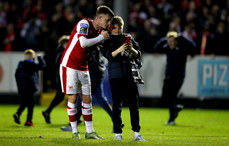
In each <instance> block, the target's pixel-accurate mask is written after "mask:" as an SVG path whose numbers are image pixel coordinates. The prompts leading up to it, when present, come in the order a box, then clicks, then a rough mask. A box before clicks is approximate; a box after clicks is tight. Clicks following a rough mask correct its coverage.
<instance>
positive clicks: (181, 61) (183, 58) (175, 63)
mask: <svg viewBox="0 0 229 146" xmlns="http://www.w3.org/2000/svg"><path fill="white" fill-rule="evenodd" d="M195 48H196V45H195V43H194V42H193V41H191V40H189V39H187V38H185V37H184V36H182V35H178V33H177V32H174V31H171V32H168V33H167V36H166V37H165V38H162V39H160V40H159V41H158V42H157V43H156V44H155V46H154V50H155V52H158V53H166V56H167V60H166V70H165V79H164V84H163V88H162V103H163V105H164V106H166V107H168V108H169V113H170V118H169V120H168V122H167V125H174V124H175V119H176V117H177V116H178V112H179V111H180V110H181V109H182V108H183V105H179V104H177V94H178V92H179V90H180V88H181V86H182V84H183V81H184V78H185V67H186V62H187V57H188V55H190V56H192V57H193V56H194V53H195Z"/></svg>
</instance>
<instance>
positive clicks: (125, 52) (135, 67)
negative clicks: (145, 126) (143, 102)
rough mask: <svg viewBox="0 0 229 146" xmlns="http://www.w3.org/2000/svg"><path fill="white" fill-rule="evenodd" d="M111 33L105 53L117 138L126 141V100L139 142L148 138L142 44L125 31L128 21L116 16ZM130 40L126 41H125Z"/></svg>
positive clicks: (136, 138) (105, 43) (105, 46)
mask: <svg viewBox="0 0 229 146" xmlns="http://www.w3.org/2000/svg"><path fill="white" fill-rule="evenodd" d="M111 24H112V30H111V34H112V35H111V36H110V38H109V39H108V40H106V41H105V42H104V46H103V47H104V50H103V55H104V56H105V57H106V58H107V60H108V76H109V83H110V87H111V93H112V101H113V110H112V115H113V123H114V133H115V134H116V135H115V140H122V119H121V111H122V103H123V100H124V99H125V98H126V99H127V100H128V104H129V110H130V118H131V126H132V130H133V131H134V139H133V140H136V141H145V140H144V139H143V138H142V137H141V135H140V134H139V131H140V125H139V93H138V88H137V83H143V81H142V79H141V76H140V74H139V68H140V67H141V61H140V60H139V59H140V57H141V52H140V47H139V45H138V43H137V42H135V41H134V40H133V39H132V38H131V36H129V35H125V34H123V33H122V30H123V25H124V22H123V20H122V18H121V17H119V16H115V17H114V18H113V20H112V22H111ZM125 41H126V43H125Z"/></svg>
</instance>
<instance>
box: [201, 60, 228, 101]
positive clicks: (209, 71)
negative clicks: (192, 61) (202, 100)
mask: <svg viewBox="0 0 229 146" xmlns="http://www.w3.org/2000/svg"><path fill="white" fill-rule="evenodd" d="M198 96H204V97H227V98H229V60H215V59H199V62H198Z"/></svg>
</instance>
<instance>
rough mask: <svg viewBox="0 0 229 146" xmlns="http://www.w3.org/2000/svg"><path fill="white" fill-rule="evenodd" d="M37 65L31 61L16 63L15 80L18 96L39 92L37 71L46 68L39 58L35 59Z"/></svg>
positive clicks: (42, 60)
mask: <svg viewBox="0 0 229 146" xmlns="http://www.w3.org/2000/svg"><path fill="white" fill-rule="evenodd" d="M37 59H38V62H39V63H35V62H34V60H32V59H27V60H23V61H20V62H19V63H18V66H17V69H16V73H15V78H16V82H17V87H18V92H19V94H26V93H28V92H29V93H31V92H33V93H34V92H36V91H38V90H39V88H40V86H39V74H38V71H39V70H43V69H44V68H45V67H46V63H45V61H44V59H43V58H42V57H41V56H38V57H37Z"/></svg>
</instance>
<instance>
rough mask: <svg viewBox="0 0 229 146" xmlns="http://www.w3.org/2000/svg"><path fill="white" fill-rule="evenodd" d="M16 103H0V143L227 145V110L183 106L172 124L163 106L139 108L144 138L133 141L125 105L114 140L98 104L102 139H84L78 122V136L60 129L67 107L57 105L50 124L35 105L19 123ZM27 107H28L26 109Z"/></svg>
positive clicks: (96, 123)
mask: <svg viewBox="0 0 229 146" xmlns="http://www.w3.org/2000/svg"><path fill="white" fill-rule="evenodd" d="M17 108H18V105H0V146H3V145H4V146H11V145H12V146H18V145H21V146H32V145H37V146H47V145H49V146H52V145H53V146H61V145H74V146H75V145H77V146H83V145H98V146H105V145H112V146H115V145H129V146H132V145H165V146H167V145H174V146H180V145H182V146H183V145H185V146H186V145H194V146H198V145H201V146H202V145H203V146H205V145H207V146H210V145H214V146H215V145H217V146H224V145H225V146H228V145H229V110H207V109H183V110H182V111H181V113H180V114H179V116H178V118H177V120H176V123H177V124H176V125H175V126H167V125H165V123H166V121H167V119H168V110H167V109H163V108H140V124H141V132H140V133H141V135H142V136H143V138H144V139H146V141H145V142H136V141H133V131H132V130H131V126H130V117H129V115H130V114H129V110H128V108H123V111H122V119H123V123H124V124H125V127H124V129H123V140H122V141H115V140H114V134H113V133H111V131H112V122H111V119H110V118H109V116H108V115H107V114H106V113H105V111H104V110H102V109H101V108H100V107H97V106H93V125H94V129H95V131H96V132H97V133H98V134H99V135H100V136H102V137H104V138H105V140H86V139H85V138H84V135H85V130H86V129H85V126H84V124H81V125H79V130H80V135H81V138H82V139H80V140H76V139H72V138H71V137H72V133H71V132H62V131H61V130H60V127H61V126H65V125H67V124H68V116H67V110H66V107H56V108H55V109H54V110H53V112H52V114H51V121H52V124H46V123H45V121H44V118H43V116H42V114H41V112H42V110H44V109H45V108H46V107H44V106H43V107H42V106H35V108H34V115H33V123H34V124H35V125H36V127H25V126H24V123H25V120H26V114H27V111H24V112H23V114H22V116H21V124H20V125H18V124H16V123H14V120H13V116H12V115H13V114H14V113H15V112H16V110H17ZM26 110H27V109H26Z"/></svg>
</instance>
